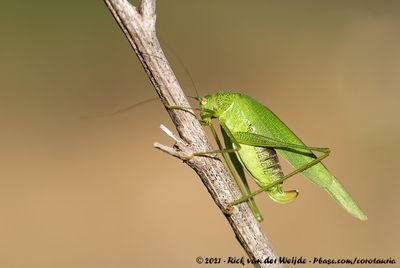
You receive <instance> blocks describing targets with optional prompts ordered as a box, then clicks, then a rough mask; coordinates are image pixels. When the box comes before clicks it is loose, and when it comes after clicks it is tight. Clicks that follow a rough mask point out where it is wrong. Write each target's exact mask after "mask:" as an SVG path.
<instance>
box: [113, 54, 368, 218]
mask: <svg viewBox="0 0 400 268" xmlns="http://www.w3.org/2000/svg"><path fill="white" fill-rule="evenodd" d="M149 56H153V55H149ZM175 56H176V58H177V59H178V61H179V62H180V64H181V65H182V66H183V67H184V69H185V72H186V73H187V74H188V75H189V77H190V80H191V82H192V84H193V86H194V88H195V90H196V92H197V89H196V86H195V85H194V81H193V79H192V77H191V75H190V73H189V71H188V70H187V68H186V66H185V65H184V64H183V63H182V61H181V60H180V59H179V57H178V56H177V55H175ZM154 57H157V56H154ZM157 58H158V57H157ZM194 98H195V99H197V100H198V101H199V107H198V108H192V107H180V106H169V105H167V104H164V105H165V106H166V108H169V109H180V110H200V111H201V113H200V117H201V122H202V124H203V125H206V126H209V127H210V129H211V131H212V133H213V136H214V138H215V140H216V142H217V145H218V147H219V150H215V151H211V152H197V153H194V154H193V155H192V157H194V156H205V155H210V154H215V153H221V154H222V156H223V158H224V160H225V163H226V164H227V166H228V168H229V170H230V172H231V174H232V176H233V178H234V179H235V181H236V184H237V185H238V187H239V190H240V191H241V193H242V195H243V197H242V198H240V199H238V200H236V201H234V202H232V203H231V204H230V205H229V206H228V209H227V210H228V212H229V211H232V209H233V206H235V205H238V204H240V203H243V202H247V203H248V205H249V207H250V208H251V210H252V212H253V214H254V216H255V217H256V218H257V220H259V221H261V220H262V216H261V213H260V211H259V210H258V208H257V206H256V204H255V202H254V200H253V197H254V196H255V195H257V194H260V193H262V192H267V194H268V195H269V197H270V198H271V199H272V200H274V201H276V202H278V203H287V202H290V201H292V200H293V199H295V198H296V197H297V195H298V192H297V191H284V190H283V189H282V183H283V182H284V181H285V180H286V179H288V178H290V177H292V176H293V175H296V174H298V173H302V174H303V175H304V176H305V177H306V178H308V179H309V180H311V181H312V182H314V183H315V184H317V185H319V186H320V187H322V188H324V189H325V190H326V191H327V192H328V193H329V195H330V196H331V197H332V198H333V199H335V200H336V201H337V203H339V205H341V206H342V207H343V208H344V209H345V210H346V211H347V212H348V213H350V214H351V215H353V216H354V217H356V218H357V219H360V220H367V216H366V215H365V214H364V213H363V211H362V210H361V209H360V208H359V207H358V206H357V204H356V203H355V202H354V200H353V199H352V198H351V196H350V195H349V194H348V193H347V191H346V190H345V189H344V187H343V186H342V185H341V184H340V182H339V181H338V180H337V179H336V178H335V177H334V176H333V175H332V174H331V173H330V172H329V170H328V169H327V168H326V167H325V166H324V165H323V164H322V163H321V160H322V159H324V158H326V157H328V155H329V153H330V150H329V148H321V147H309V146H306V145H305V144H304V143H303V142H302V141H301V140H300V139H299V138H298V137H297V136H296V135H295V134H294V132H293V131H292V130H290V129H289V128H288V127H287V126H286V124H285V123H283V122H282V121H281V120H280V119H279V118H278V117H277V116H276V115H275V114H274V113H273V112H272V111H271V110H270V109H268V108H267V107H265V106H264V105H262V104H261V103H259V102H257V101H256V100H254V99H252V98H251V97H249V96H246V95H242V94H240V93H230V92H218V93H216V94H212V95H207V96H205V97H203V98H200V97H194ZM151 100H154V99H150V100H147V101H144V102H140V103H137V104H135V105H133V106H130V107H127V108H125V109H123V110H120V111H117V112H115V113H112V114H108V115H114V114H117V113H120V112H123V111H126V110H129V109H131V108H134V107H136V106H137V105H141V104H144V103H147V102H149V101H151ZM212 119H218V121H219V124H220V127H221V133H222V135H223V139H224V144H225V148H223V146H222V144H221V141H220V139H219V137H218V135H217V133H216V131H215V129H214V127H213V125H212V124H211V120H212ZM313 151H315V152H320V153H322V155H321V156H319V157H317V156H316V155H315V154H314V153H313ZM227 154H228V155H229V159H228V155H227ZM278 155H279V156H281V157H283V158H284V159H285V160H287V161H288V162H289V164H291V165H292V166H293V167H294V168H295V170H294V171H292V172H291V173H289V174H287V175H284V174H283V171H282V168H281V166H280V163H279V158H278ZM244 169H246V170H247V172H248V173H249V174H250V175H251V177H252V178H253V179H254V180H255V182H256V183H257V184H258V185H259V186H260V189H259V190H257V191H255V192H253V193H251V191H250V187H249V185H248V183H247V179H246V175H245V172H244ZM238 176H239V177H240V180H239V179H238ZM243 187H244V188H243Z"/></svg>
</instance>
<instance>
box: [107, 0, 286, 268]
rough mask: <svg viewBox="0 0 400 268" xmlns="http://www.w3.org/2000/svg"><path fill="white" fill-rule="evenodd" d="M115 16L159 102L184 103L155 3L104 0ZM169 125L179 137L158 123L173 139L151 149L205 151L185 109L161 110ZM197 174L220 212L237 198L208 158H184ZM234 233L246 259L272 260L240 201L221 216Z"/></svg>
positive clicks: (223, 172) (206, 147) (263, 238)
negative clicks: (136, 4)
mask: <svg viewBox="0 0 400 268" xmlns="http://www.w3.org/2000/svg"><path fill="white" fill-rule="evenodd" d="M104 1H105V3H106V4H107V6H108V8H109V9H110V11H111V13H112V15H113V16H114V18H115V20H116V21H117V23H118V24H119V26H120V27H121V29H122V31H123V32H124V33H125V35H126V37H127V38H128V40H129V42H130V44H131V46H132V48H133V49H134V51H135V53H136V55H137V56H138V58H139V60H140V61H141V63H142V65H143V67H144V69H145V71H146V73H147V75H148V76H149V78H150V80H151V83H152V84H153V86H154V88H155V89H156V91H157V93H158V95H159V96H160V98H161V100H162V101H163V102H164V103H165V104H168V105H171V106H185V107H187V106H189V103H188V101H187V99H186V97H185V95H184V93H183V91H182V89H181V87H180V85H179V83H178V81H177V79H176V77H175V75H174V73H173V71H172V69H171V67H170V65H169V64H168V61H167V59H166V58H165V55H164V53H163V51H162V50H161V47H160V44H159V42H158V39H157V36H156V28H155V23H156V14H155V8H156V1H155V0H142V1H141V2H140V6H139V7H138V8H136V7H134V6H132V5H131V4H130V3H129V2H128V1H127V0H104ZM167 111H168V113H169V114H170V116H171V119H172V121H173V123H174V124H175V126H176V128H177V131H178V133H179V137H177V136H175V135H174V134H173V133H172V132H171V131H170V130H168V129H167V128H165V127H164V126H162V129H163V131H164V132H165V133H166V134H167V135H168V136H170V137H171V138H173V140H174V141H175V145H174V147H173V148H171V147H168V146H164V145H161V144H158V143H156V144H155V147H156V148H158V149H161V150H162V151H164V152H167V153H168V154H170V155H173V156H175V157H178V158H180V159H185V158H186V157H187V156H188V155H191V154H192V153H193V152H204V151H210V150H211V146H210V145H209V143H208V141H207V137H206V136H205V134H204V131H203V129H202V127H201V125H200V123H199V122H198V120H197V119H196V117H195V116H194V115H193V114H192V113H190V112H187V111H182V110H176V109H167ZM185 163H186V164H188V165H189V166H190V167H191V168H193V169H194V170H195V171H196V173H197V174H198V175H199V176H200V178H201V180H202V181H203V183H204V185H205V186H206V187H207V190H208V191H209V193H210V194H211V196H212V198H213V199H214V201H215V203H216V204H217V206H218V207H219V208H220V209H221V211H223V212H224V211H225V208H226V206H227V205H228V204H229V203H230V202H232V201H234V200H236V199H238V198H239V197H240V192H239V190H238V189H237V186H236V185H235V184H234V183H233V181H232V179H231V178H230V175H229V173H228V172H227V171H226V169H225V167H224V165H223V164H222V163H221V161H219V160H218V159H215V158H211V157H195V158H193V159H191V160H188V161H185ZM226 217H227V219H228V221H229V224H230V225H231V226H232V229H233V231H234V232H235V235H236V237H237V238H238V240H239V242H240V244H241V245H242V246H243V248H244V250H245V251H246V252H247V254H248V255H249V257H250V258H251V259H252V260H259V261H264V260H266V259H270V260H271V259H276V258H277V257H276V255H275V253H274V251H273V249H272V247H271V245H270V243H269V241H268V239H267V237H266V236H265V234H264V233H263V231H262V229H261V227H260V225H259V223H258V222H257V220H256V219H255V218H254V216H253V214H252V213H251V211H250V209H249V208H248V206H247V204H246V203H243V204H240V205H237V206H235V209H234V212H233V214H232V215H230V216H226ZM255 266H256V267H267V266H268V267H280V265H279V264H272V265H267V264H264V263H258V264H255Z"/></svg>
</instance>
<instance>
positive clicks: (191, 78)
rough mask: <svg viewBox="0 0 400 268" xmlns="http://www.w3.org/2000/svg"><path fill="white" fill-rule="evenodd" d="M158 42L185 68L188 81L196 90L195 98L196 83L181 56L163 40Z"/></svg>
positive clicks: (197, 93)
mask: <svg viewBox="0 0 400 268" xmlns="http://www.w3.org/2000/svg"><path fill="white" fill-rule="evenodd" d="M160 43H162V44H163V46H164V47H165V48H166V49H167V50H168V51H169V52H170V53H171V54H172V55H173V56H174V57H175V58H176V60H177V61H178V63H179V64H180V65H181V66H182V67H183V69H184V70H185V73H186V75H187V76H189V79H190V81H191V83H192V85H193V88H194V90H195V91H196V95H197V98H199V97H200V95H199V92H198V91H197V87H196V84H195V82H194V79H193V77H192V75H191V74H190V71H189V69H188V68H187V67H186V65H185V64H184V63H183V61H182V60H181V58H180V57H179V56H178V54H177V53H176V52H175V50H173V49H172V47H171V46H169V45H168V44H167V43H166V42H165V41H161V40H160Z"/></svg>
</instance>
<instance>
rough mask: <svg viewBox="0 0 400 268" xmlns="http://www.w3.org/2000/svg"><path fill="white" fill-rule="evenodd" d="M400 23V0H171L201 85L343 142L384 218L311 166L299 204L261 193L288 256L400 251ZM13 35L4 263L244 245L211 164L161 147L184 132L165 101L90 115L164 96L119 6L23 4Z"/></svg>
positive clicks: (7, 27)
mask: <svg viewBox="0 0 400 268" xmlns="http://www.w3.org/2000/svg"><path fill="white" fill-rule="evenodd" d="M136 2H137V1H136ZM399 29H400V2H399V1H390V0H383V1H382V0H373V1H372V0H364V1H360V0H347V1H342V0H336V1H333V0H331V1H316V0H302V1H296V0H287V1H277V0H276V1H256V0H251V1H234V0H231V1H227V0H219V1H188V0H186V1H183V0H173V1H161V0H160V1H158V3H157V30H158V36H159V38H160V39H161V41H162V42H164V43H166V44H168V46H169V47H171V48H172V49H173V50H174V51H175V53H176V54H178V55H179V57H180V58H181V59H182V61H183V62H184V64H185V65H186V67H187V68H188V69H189V70H190V74H191V76H192V77H193V78H194V81H195V85H196V88H197V89H198V90H199V92H200V94H203V95H205V94H210V93H214V92H216V91H218V90H229V91H235V92H241V93H243V94H247V95H250V96H252V97H254V98H255V99H257V100H258V101H259V102H261V103H264V104H265V105H266V106H268V107H269V108H270V109H272V110H273V111H274V112H275V113H276V114H277V115H278V116H279V117H280V118H281V119H282V120H283V121H284V122H285V123H286V124H287V125H288V126H289V127H290V128H291V129H293V130H294V131H295V132H296V133H297V134H298V135H299V136H300V137H301V138H302V139H303V141H304V142H306V143H307V144H308V145H310V146H321V147H330V148H331V150H332V154H331V156H330V157H329V158H328V159H327V160H326V161H324V163H325V164H326V165H327V166H328V167H329V169H330V170H331V171H332V173H333V174H335V176H336V177H337V178H338V179H339V180H340V181H341V182H342V183H343V185H344V186H345V187H346V189H347V190H348V191H349V192H350V193H351V195H352V196H353V198H354V199H355V200H356V201H357V203H358V204H359V205H360V207H361V208H362V209H363V210H364V211H365V213H366V214H367V215H368V218H369V219H368V221H366V222H360V221H358V220H356V219H354V218H353V217H351V216H350V215H348V214H347V213H346V212H345V211H344V210H343V209H342V208H340V207H339V205H337V204H336V203H335V202H334V201H333V200H332V199H331V198H330V197H329V196H328V194H327V193H326V192H324V191H323V190H321V189H320V188H319V187H317V186H316V185H313V184H312V183H310V182H309V181H308V180H307V179H305V178H304V177H302V176H296V177H295V178H293V179H291V180H290V181H289V182H287V183H286V184H285V188H286V189H298V190H299V191H300V195H299V197H298V198H297V200H295V201H294V202H292V203H290V204H287V205H280V204H277V203H274V202H273V201H272V200H270V199H269V198H268V197H267V196H266V195H260V196H258V197H257V199H256V200H257V203H258V204H259V207H260V208H261V210H262V211H263V214H264V218H265V220H264V222H263V223H262V226H263V229H264V230H265V232H266V233H267V234H268V236H269V238H270V240H271V243H272V244H273V245H274V248H275V250H276V251H277V253H278V254H279V255H280V256H287V257H292V256H304V257H305V258H308V259H311V260H312V259H313V257H325V258H354V257H359V258H389V257H392V258H397V262H400V255H399V251H398V244H399V243H400V234H399V232H398V226H399V225H400V215H399V209H398V204H399V200H398V198H399V194H400V190H399V189H400V183H399V181H400V180H399V174H398V171H397V165H398V163H397V161H398V160H399V156H398V154H399V151H400V143H399V141H398V138H399V137H400V125H399V118H398V116H399V114H400V108H399V105H398V101H399V100H400V90H399V86H400V73H399V70H400V52H399V47H400V30H399ZM0 33H1V37H0V39H1V42H0V122H1V126H0V130H1V131H0V137H1V139H0V167H1V168H0V237H1V239H0V267H4V268H11V267H12V268H25V267H26V268H28V267H29V268H36V267H37V268H39V267H40V268H47V267H49V268H50V267H51V268H53V267H57V268H64V267H65V268H67V267H74V268H78V267H85V268H87V267H96V268H102V267H104V268H105V267H119V268H123V267H200V265H198V264H197V263H196V261H195V259H196V257H198V256H202V257H204V258H206V257H222V258H224V257H229V256H236V257H241V256H244V251H243V250H242V249H241V247H240V245H239V243H238V242H237V241H236V239H235V237H234V235H233V232H232V231H231V229H230V226H229V225H228V224H227V222H226V220H225V217H224V216H223V215H222V214H221V212H220V211H219V210H218V208H217V207H216V206H215V204H214V203H213V201H212V199H211V198H210V196H209V194H208V192H207V191H206V189H205V188H204V186H203V185H202V183H201V181H200V180H199V178H198V177H197V176H196V175H195V174H194V172H192V171H191V170H190V169H189V168H188V167H187V166H186V165H184V164H182V162H181V161H179V160H177V159H175V158H172V157H170V156H168V155H166V154H164V153H161V152H159V151H157V150H156V149H154V148H153V146H152V144H153V142H155V141H158V142H162V143H164V144H169V145H171V144H172V141H171V140H170V139H168V138H167V137H165V135H163V133H162V132H161V131H160V129H159V125H160V124H161V123H163V124H166V125H167V126H169V127H171V128H172V124H171V122H170V120H169V118H168V117H167V115H166V113H165V110H164V108H163V106H162V105H161V103H160V102H158V101H155V102H153V103H149V104H146V105H143V106H140V107H138V108H136V109H135V110H131V111H127V112H125V113H122V114H120V115H118V116H112V117H100V118H95V119H82V118H81V117H82V116H90V115H96V114H105V113H112V112H114V111H117V110H120V109H122V108H124V107H127V106H129V105H132V104H134V103H136V102H139V101H143V100H145V99H148V98H152V97H154V96H155V93H154V90H153V88H152V86H151V84H150V82H149V80H148V79H147V77H146V75H145V73H144V71H143V69H142V67H141V66H140V64H139V62H138V60H137V59H136V56H135V55H134V54H133V52H132V49H131V48H130V46H129V43H128V42H127V40H126V39H125V37H124V35H123V34H122V32H121V30H120V29H119V28H118V26H117V24H116V23H115V21H114V19H113V18H112V16H111V14H110V12H109V11H108V9H107V8H106V6H105V4H104V3H103V2H102V1H74V0H71V1H45V0H39V1H7V2H4V3H3V4H2V7H1V10H0ZM166 54H167V55H168V58H169V60H170V61H171V64H172V66H173V68H174V70H175V72H176V75H177V77H178V79H179V81H180V83H181V85H182V87H183V88H184V90H185V91H186V93H187V94H188V95H195V90H194V86H193V85H192V83H191V82H190V79H189V77H188V75H187V74H186V73H185V71H184V68H183V67H182V66H181V65H180V64H179V63H178V61H177V59H176V57H174V56H173V55H172V54H171V53H170V52H168V51H166ZM285 171H286V172H288V171H290V168H289V167H288V166H287V165H285ZM253 186H254V185H253ZM220 267H224V266H223V265H220ZM226 267H231V266H229V265H228V266H226ZM354 267H358V266H357V265H355V266H354ZM360 267H361V266H360ZM362 267H364V266H362Z"/></svg>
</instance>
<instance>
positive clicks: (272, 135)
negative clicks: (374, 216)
mask: <svg viewBox="0 0 400 268" xmlns="http://www.w3.org/2000/svg"><path fill="white" fill-rule="evenodd" d="M243 97H244V98H246V99H247V100H246V101H247V102H249V105H246V107H247V109H248V110H251V111H250V113H249V114H255V115H257V116H256V117H255V118H252V120H251V123H252V125H253V127H254V129H256V131H257V134H259V135H260V136H264V137H266V138H267V139H268V140H269V143H271V139H273V140H274V141H276V142H281V143H283V144H286V145H288V144H293V145H294V146H292V147H290V146H287V147H285V148H282V147H281V148H277V149H276V151H277V152H278V154H279V155H280V156H282V157H283V158H285V159H286V160H287V161H288V162H289V163H290V164H291V165H292V166H293V167H294V168H296V169H298V168H300V167H302V166H304V165H305V164H306V163H308V162H310V161H312V160H313V159H315V158H316V156H315V155H314V154H313V153H312V151H311V150H310V147H308V148H305V149H301V148H299V147H298V146H305V144H304V143H303V142H302V141H301V140H300V139H299V138H298V137H297V136H296V135H295V134H294V133H293V131H291V130H290V129H289V128H288V127H287V126H286V125H285V123H283V122H282V121H281V120H280V119H279V118H278V117H277V116H276V115H275V114H274V113H273V112H272V111H271V110H269V109H268V108H267V107H265V106H263V105H262V104H260V103H258V102H256V101H255V100H253V99H251V98H250V97H247V96H243ZM244 112H246V111H244ZM247 112H249V111H247ZM235 138H236V136H235ZM238 142H239V143H243V144H246V143H244V142H243V141H238ZM260 143H262V142H260ZM250 145H251V144H250ZM258 146H263V145H258ZM265 146H270V145H265ZM278 147H279V146H278ZM305 147H306V146H305ZM311 149H312V148H311ZM303 175H304V176H305V177H307V178H308V179H310V180H311V181H312V182H314V183H316V184H318V185H319V186H321V187H323V188H324V189H325V190H326V191H327V192H328V193H329V194H330V195H331V196H332V197H333V198H334V199H335V200H336V201H337V202H338V203H339V204H340V205H341V206H342V207H343V208H344V209H346V210H347V211H348V212H349V213H350V214H352V215H353V216H354V217H356V218H358V219H360V220H366V219H367V216H366V215H365V214H364V213H363V212H362V211H361V209H360V208H359V207H358V206H357V204H356V203H355V202H354V200H353V199H352V198H351V196H350V195H349V194H348V193H347V191H346V190H345V189H344V187H343V186H342V185H341V184H340V182H339V181H338V180H337V179H336V178H335V177H334V176H333V175H332V174H331V173H330V172H329V170H328V169H327V168H326V167H325V166H324V165H323V164H322V163H319V164H316V165H315V166H313V167H311V168H309V169H307V170H305V171H304V172H303Z"/></svg>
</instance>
